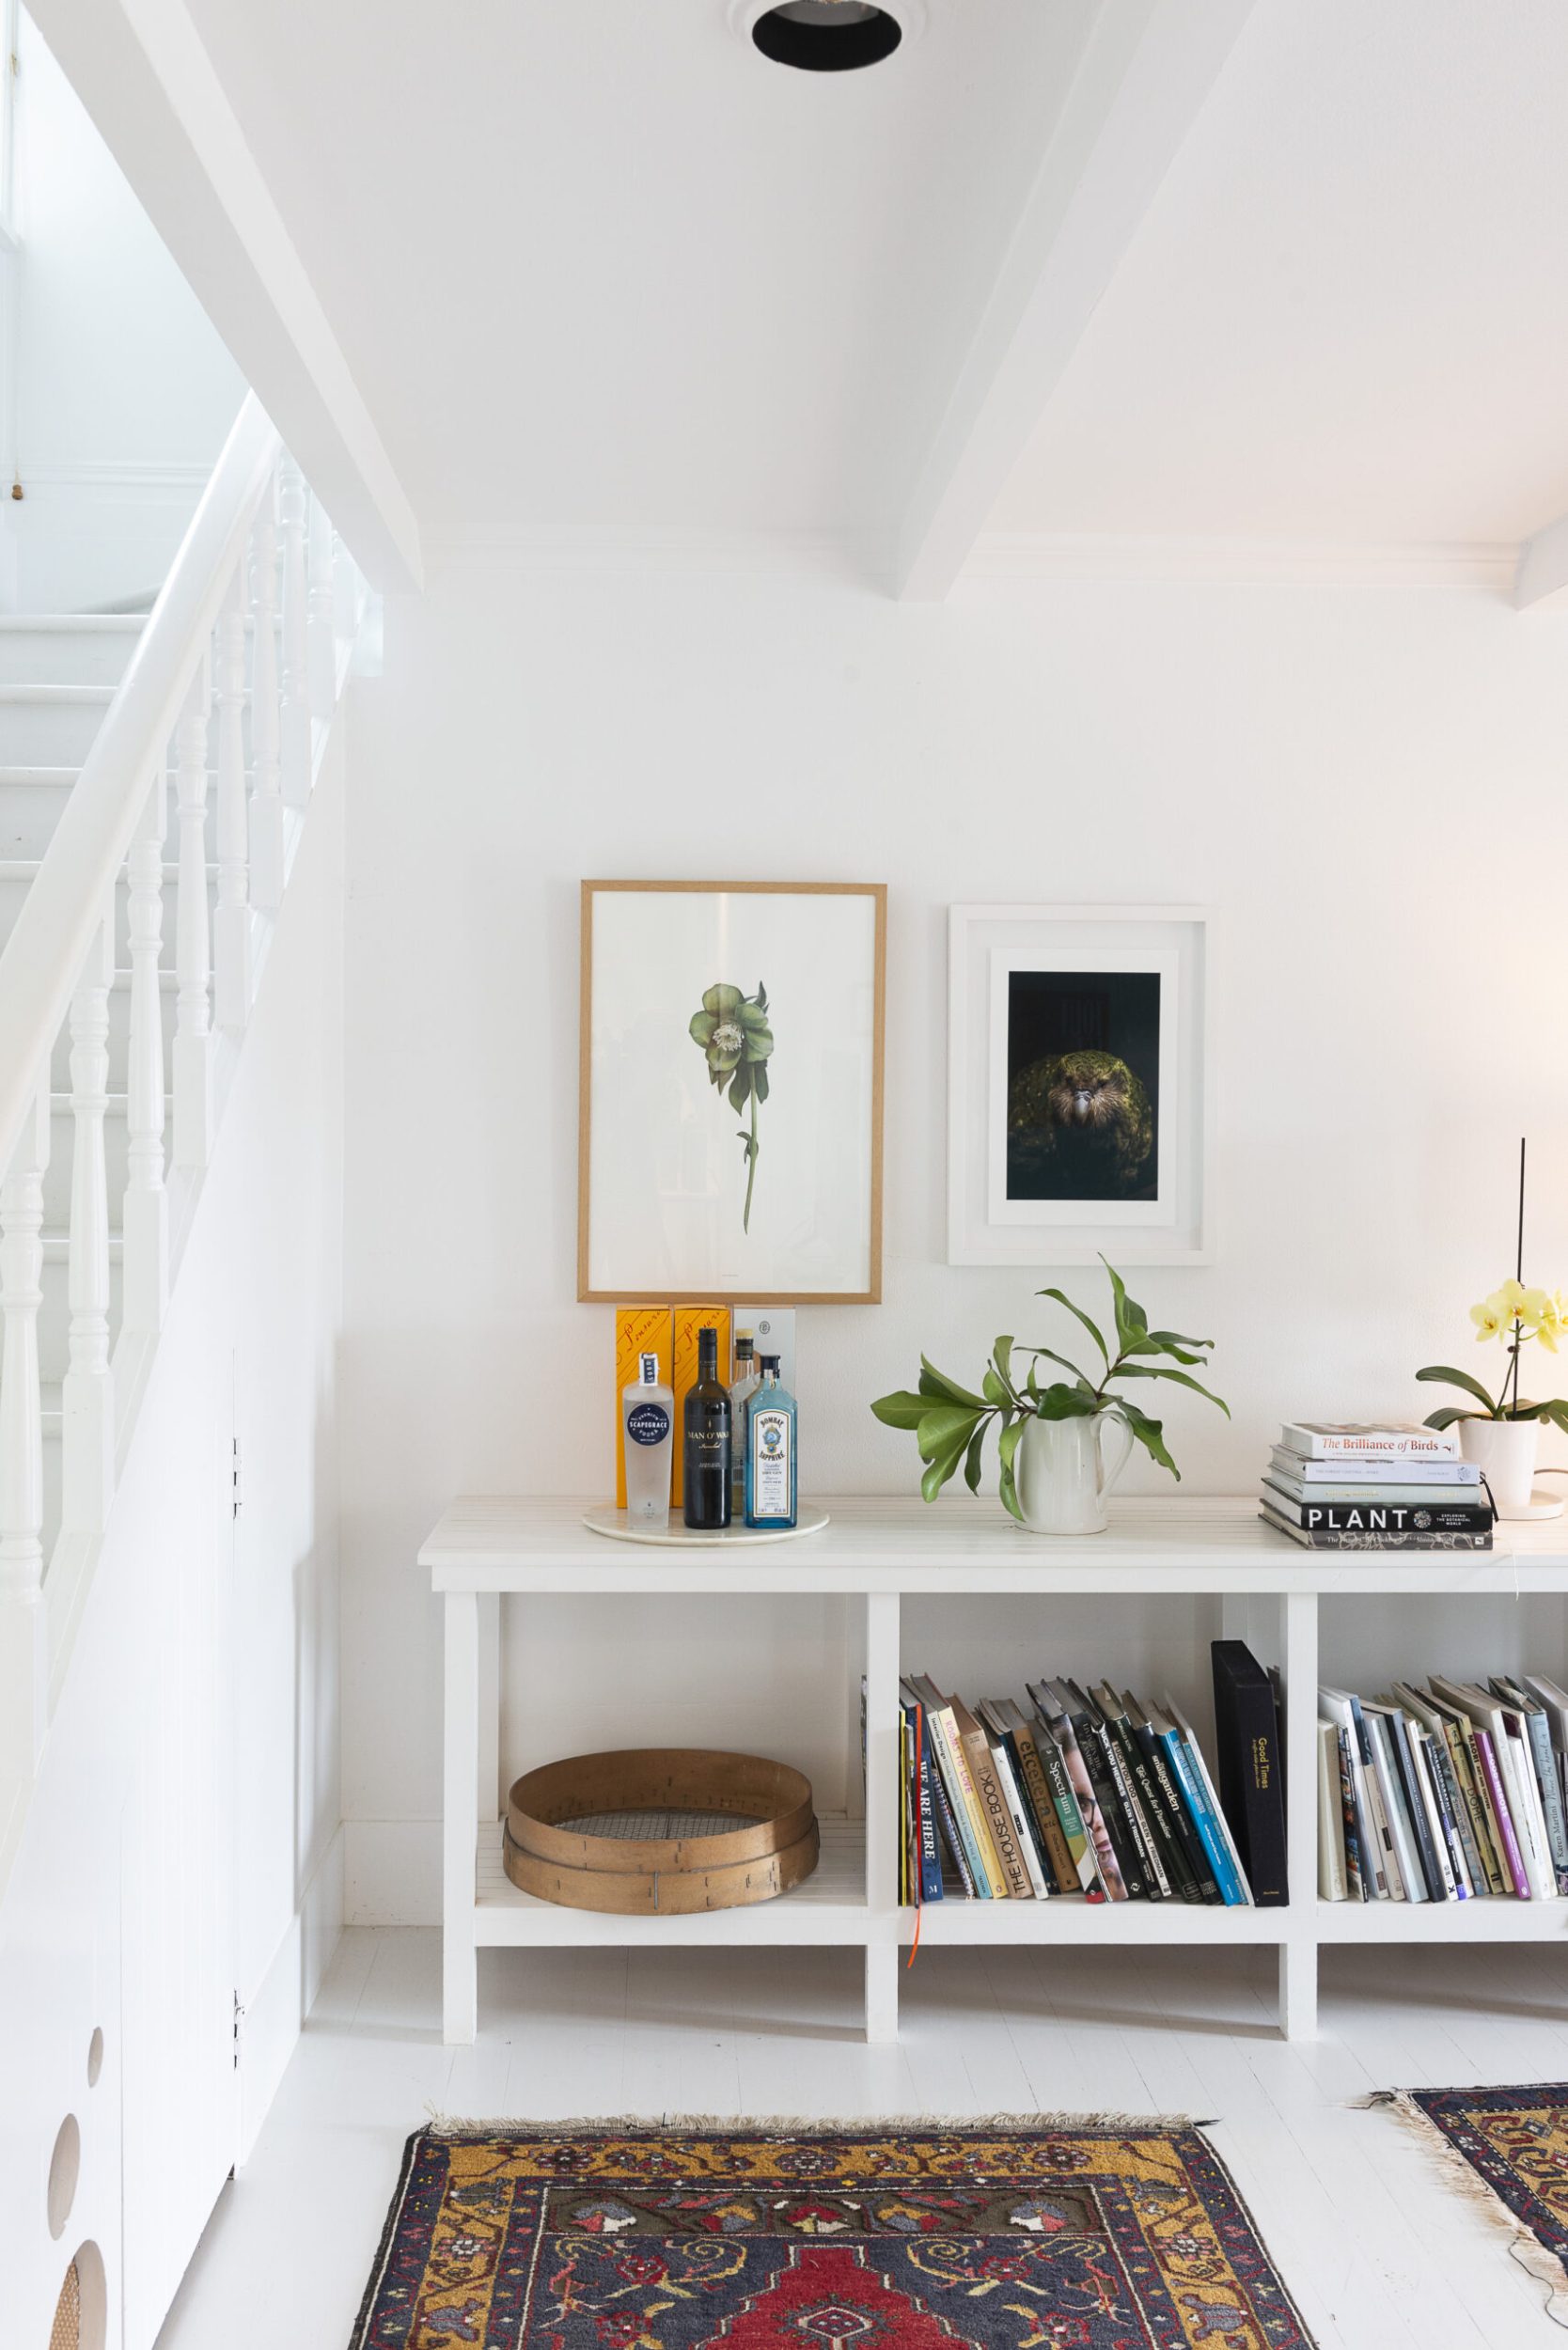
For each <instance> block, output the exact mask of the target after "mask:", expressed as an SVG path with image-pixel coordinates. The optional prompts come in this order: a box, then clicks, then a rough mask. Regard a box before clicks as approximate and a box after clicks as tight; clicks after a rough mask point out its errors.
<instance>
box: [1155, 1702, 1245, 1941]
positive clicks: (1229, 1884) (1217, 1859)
mask: <svg viewBox="0 0 1568 2350" xmlns="http://www.w3.org/2000/svg"><path fill="white" fill-rule="evenodd" d="M1160 1744H1161V1745H1162V1746H1163V1747H1164V1748H1165V1750H1166V1752H1167V1754H1168V1756H1169V1758H1170V1767H1171V1769H1172V1770H1173V1771H1174V1772H1175V1774H1176V1784H1177V1786H1178V1787H1180V1789H1181V1791H1182V1799H1183V1801H1184V1803H1185V1805H1186V1807H1187V1810H1189V1811H1190V1812H1191V1813H1192V1824H1193V1825H1194V1827H1195V1828H1196V1829H1197V1830H1198V1835H1199V1841H1200V1842H1201V1844H1202V1846H1203V1850H1204V1852H1205V1853H1206V1854H1207V1855H1208V1860H1209V1866H1210V1868H1211V1869H1212V1870H1213V1871H1214V1872H1215V1884H1216V1885H1217V1886H1218V1888H1219V1896H1220V1899H1221V1901H1223V1902H1224V1904H1225V1905H1226V1907H1227V1908H1228V1909H1245V1908H1246V1906H1247V1895H1246V1894H1245V1893H1244V1892H1243V1891H1242V1885H1241V1879H1240V1877H1239V1876H1237V1874H1236V1865H1235V1862H1234V1861H1233V1860H1232V1859H1231V1855H1230V1851H1229V1849H1228V1847H1227V1845H1226V1841H1225V1839H1224V1837H1223V1836H1222V1835H1221V1834H1220V1832H1219V1824H1218V1822H1217V1821H1216V1820H1215V1815H1214V1810H1213V1807H1212V1806H1211V1804H1210V1802H1209V1799H1208V1796H1207V1795H1206V1794H1205V1793H1204V1791H1203V1782H1202V1780H1201V1779H1200V1778H1199V1776H1198V1773H1197V1772H1196V1771H1195V1770H1194V1769H1193V1767H1192V1760H1191V1757H1190V1756H1189V1755H1188V1753H1187V1747H1186V1740H1185V1739H1184V1737H1183V1735H1182V1733H1181V1731H1179V1730H1163V1731H1161V1732H1160Z"/></svg>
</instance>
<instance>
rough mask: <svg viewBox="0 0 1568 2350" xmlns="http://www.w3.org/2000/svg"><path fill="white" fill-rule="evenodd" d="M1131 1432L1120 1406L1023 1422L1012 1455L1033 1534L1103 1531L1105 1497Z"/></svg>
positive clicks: (1130, 1446)
mask: <svg viewBox="0 0 1568 2350" xmlns="http://www.w3.org/2000/svg"><path fill="white" fill-rule="evenodd" d="M1132 1449H1133V1432H1132V1430H1131V1429H1130V1428H1129V1427H1128V1425H1127V1423H1126V1421H1125V1420H1124V1419H1123V1418H1122V1417H1121V1413H1120V1412H1096V1413H1095V1414H1094V1416H1093V1418H1087V1417H1086V1418H1081V1419H1041V1418H1039V1417H1038V1415H1035V1414H1031V1415H1030V1417H1029V1418H1027V1419H1026V1420H1025V1422H1024V1433H1023V1434H1022V1435H1021V1436H1020V1437H1019V1439H1018V1449H1017V1451H1016V1452H1015V1453H1014V1454H1013V1456H1012V1475H1013V1482H1014V1484H1015V1485H1016V1487H1017V1492H1018V1507H1019V1509H1020V1510H1021V1511H1022V1512H1023V1513H1024V1523H1025V1525H1026V1526H1027V1527H1028V1528H1030V1529H1031V1531H1032V1532H1034V1533H1036V1534H1103V1533H1104V1532H1105V1497H1106V1496H1107V1495H1108V1494H1109V1492H1110V1489H1111V1487H1112V1486H1113V1485H1114V1484H1115V1482H1116V1481H1117V1479H1118V1478H1119V1477H1120V1476H1121V1472H1122V1470H1123V1469H1124V1468H1125V1467H1126V1465H1127V1455H1128V1453H1129V1452H1131V1450H1132Z"/></svg>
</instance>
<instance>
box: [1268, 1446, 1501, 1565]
mask: <svg viewBox="0 0 1568 2350" xmlns="http://www.w3.org/2000/svg"><path fill="white" fill-rule="evenodd" d="M1260 1501H1261V1507H1260V1510H1259V1515H1260V1516H1261V1517H1262V1521H1263V1523H1264V1525H1265V1526H1272V1527H1273V1528H1274V1529H1275V1531H1276V1533H1278V1534H1287V1535H1289V1537H1290V1539H1291V1541H1292V1542H1293V1543H1301V1544H1302V1545H1303V1546H1304V1548H1306V1549H1309V1550H1490V1549H1491V1547H1492V1528H1493V1523H1494V1516H1495V1513H1494V1512H1493V1508H1492V1497H1491V1495H1490V1493H1489V1491H1488V1490H1487V1488H1486V1486H1485V1485H1484V1484H1483V1483H1482V1475H1481V1471H1480V1469H1479V1468H1478V1467H1477V1466H1476V1465H1475V1464H1474V1462H1472V1461H1466V1460H1462V1459H1461V1458H1460V1452H1459V1439H1458V1437H1457V1436H1456V1435H1455V1434H1454V1433H1453V1431H1452V1430H1451V1429H1438V1428H1416V1427H1411V1426H1406V1425H1400V1424H1392V1425H1388V1426H1366V1425H1362V1424H1361V1423H1360V1422H1354V1421H1330V1420H1294V1419H1293V1420H1287V1421H1286V1422H1285V1425H1284V1427H1283V1428H1282V1429H1281V1430H1280V1432H1279V1442H1278V1444H1277V1445H1276V1446H1275V1448H1274V1449H1273V1452H1272V1453H1271V1454H1270V1456H1269V1464H1268V1466H1267V1468H1265V1469H1264V1471H1263V1486H1262V1495H1261V1496H1260Z"/></svg>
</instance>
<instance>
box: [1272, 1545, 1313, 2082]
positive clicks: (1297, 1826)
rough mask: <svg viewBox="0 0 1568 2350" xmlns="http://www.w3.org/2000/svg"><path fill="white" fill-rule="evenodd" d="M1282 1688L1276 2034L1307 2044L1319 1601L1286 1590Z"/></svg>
mask: <svg viewBox="0 0 1568 2350" xmlns="http://www.w3.org/2000/svg"><path fill="white" fill-rule="evenodd" d="M1279 1606H1280V1610H1281V1614H1282V1617H1283V1622H1282V1624H1281V1634H1282V1637H1281V1639H1280V1643H1279V1663H1280V1668H1281V1679H1282V1681H1283V1683H1284V1689H1285V1751H1284V1754H1283V1756H1282V1758H1281V1760H1282V1762H1283V1763H1284V1768H1285V1787H1286V1791H1287V1794H1286V1805H1285V1814H1286V1826H1285V1863H1286V1876H1287V1879H1288V1881H1289V1885H1290V1895H1291V1923H1290V1926H1289V1928H1288V1932H1289V1934H1290V1937H1291V1938H1290V1940H1289V1941H1288V1942H1286V1943H1285V1944H1283V1945H1282V1947H1281V1949H1280V1952H1279V2029H1280V2030H1281V2031H1282V2032H1283V2033H1284V2035H1285V2037H1286V2039H1287V2040H1310V2039H1312V2038H1314V2037H1315V2035H1316V2032H1317V2029H1318V1945H1317V1910H1318V1747H1317V1726H1318V1601H1317V1594H1316V1592H1315V1591H1290V1592H1287V1593H1286V1594H1285V1596H1284V1597H1283V1598H1282V1599H1281V1600H1280V1603H1279Z"/></svg>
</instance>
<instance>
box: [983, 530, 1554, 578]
mask: <svg viewBox="0 0 1568 2350" xmlns="http://www.w3.org/2000/svg"><path fill="white" fill-rule="evenodd" d="M1518 560H1519V550H1518V547H1517V546H1516V545H1515V544H1514V542H1513V540H1506V541H1503V540H1425V541H1423V540H1407V541H1406V540H1365V541H1361V540H1327V539H1324V540H1319V539H1247V538H1223V539H1217V538H1216V539H1206V538H1194V537H1187V536H1184V535H1176V534H1162V535H1156V536H1138V535H1136V534H1134V533H1131V532H1125V533H1124V532H1113V531H1105V532H1099V531H1095V532H1057V531H1004V530H993V531H984V532H982V533H981V535H980V538H979V539H978V540H976V542H975V545H974V549H973V551H972V553H971V555H970V556H969V559H968V561H967V563H966V564H965V565H964V570H963V572H962V573H961V574H960V577H961V580H1019V581H1027V580H1085V579H1106V580H1214V581H1218V582H1223V581H1235V582H1239V583H1242V584H1245V585H1248V586H1262V585H1265V584H1270V583H1278V584H1280V585H1286V586H1289V585H1307V586H1311V585H1321V586H1325V587H1336V586H1343V587H1501V588H1505V589H1509V590H1512V587H1513V574H1514V571H1515V569H1516V567H1517V564H1518Z"/></svg>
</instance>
